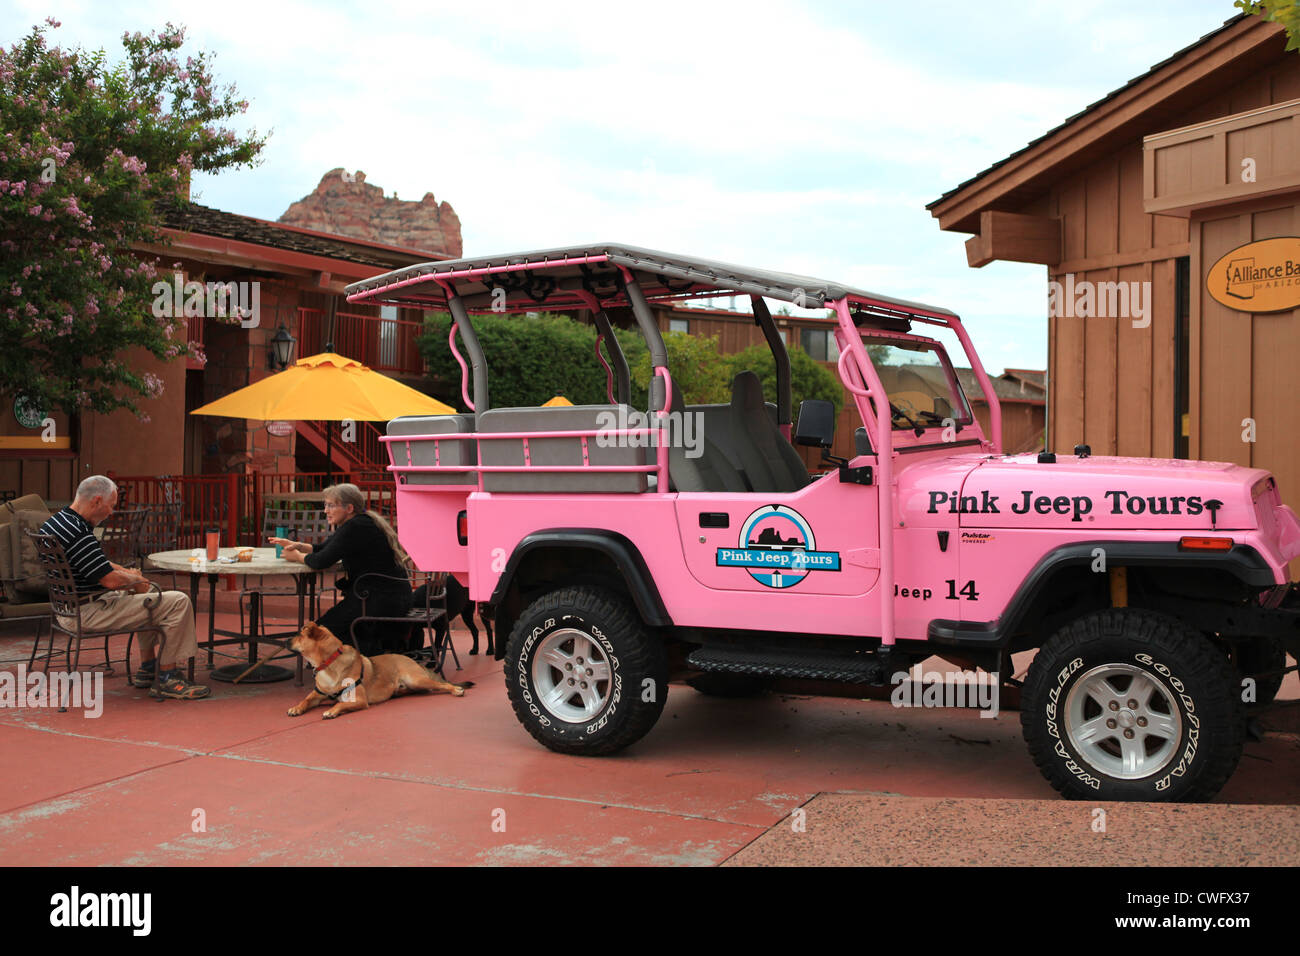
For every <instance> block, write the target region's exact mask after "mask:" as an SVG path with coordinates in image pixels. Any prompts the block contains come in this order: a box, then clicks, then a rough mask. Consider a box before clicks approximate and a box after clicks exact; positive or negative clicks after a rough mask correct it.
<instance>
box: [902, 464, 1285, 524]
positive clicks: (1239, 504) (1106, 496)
mask: <svg viewBox="0 0 1300 956" xmlns="http://www.w3.org/2000/svg"><path fill="white" fill-rule="evenodd" d="M968 461H969V459H968ZM952 462H953V459H949V463H952ZM940 475H942V470H940V474H937V475H935V476H934V477H936V478H938V477H940ZM943 477H946V478H948V479H951V478H952V477H953V476H952V474H951V472H949V473H948V474H946V475H943ZM955 488H956V485H955V484H953V482H952V481H951V480H948V482H947V484H946V485H945V486H943V487H939V486H938V485H937V484H936V485H934V487H932V488H927V489H926V491H927V494H926V497H925V502H924V504H925V510H926V512H927V513H928V514H931V515H935V514H939V513H944V512H947V513H950V514H951V513H955V515H956V517H957V518H958V522H959V525H960V526H961V527H971V528H1070V529H1074V530H1077V529H1079V528H1089V529H1101V528H1106V529H1131V530H1138V529H1145V530H1165V529H1168V530H1177V531H1183V532H1195V531H1199V532H1214V531H1230V530H1249V529H1254V528H1258V527H1259V526H1260V522H1261V516H1260V514H1259V513H1258V512H1257V507H1256V500H1255V499H1256V498H1259V499H1260V501H1259V507H1260V508H1266V509H1268V510H1271V509H1272V507H1274V505H1275V502H1274V501H1273V498H1274V497H1276V492H1275V491H1274V490H1273V488H1272V480H1271V478H1270V477H1269V473H1268V472H1266V471H1264V470H1262V469H1259V468H1243V467H1241V466H1240V465H1232V464H1228V463H1226V462H1207V461H1181V460H1166V459H1150V458H1114V457H1101V456H1099V457H1089V458H1077V457H1075V456H1074V455H1058V456H1057V460H1056V462H1055V463H1050V464H1049V463H1045V462H1044V463H1040V462H1039V461H1038V457H1037V456H1036V455H1008V456H1003V457H1001V458H986V459H982V460H979V461H978V462H977V463H976V464H975V467H973V468H971V469H970V471H969V472H968V473H967V475H966V478H965V481H963V482H962V483H961V491H960V495H959V498H958V500H957V501H956V502H955V503H954V501H953V498H952V492H953V491H954V489H955ZM1270 496H1271V497H1270ZM932 508H933V509H934V510H931V509H932Z"/></svg>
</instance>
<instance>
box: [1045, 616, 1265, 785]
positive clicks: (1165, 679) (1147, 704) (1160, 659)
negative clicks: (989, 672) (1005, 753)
mask: <svg viewBox="0 0 1300 956" xmlns="http://www.w3.org/2000/svg"><path fill="white" fill-rule="evenodd" d="M1236 690H1237V687H1236V680H1235V677H1234V675H1233V671H1232V667H1231V664H1230V662H1229V661H1228V659H1227V657H1226V656H1225V655H1224V654H1222V653H1221V652H1219V650H1218V649H1217V648H1215V646H1214V645H1213V644H1211V643H1210V641H1209V640H1208V639H1207V638H1206V637H1205V636H1204V635H1202V634H1200V633H1199V632H1197V631H1194V630H1192V629H1191V628H1189V627H1187V626H1186V625H1185V624H1183V623H1182V622H1181V621H1178V620H1177V619H1175V618H1172V617H1167V616H1165V615H1162V614H1156V613H1153V612H1150V611H1143V610H1137V609H1132V608H1125V609H1114V610H1107V611H1099V612H1097V613H1094V614H1089V615H1087V616H1085V617H1081V618H1079V619H1078V620H1076V621H1074V622H1073V623H1071V624H1068V625H1067V626H1065V627H1063V628H1062V629H1061V630H1060V631H1058V632H1057V633H1056V634H1055V635H1053V636H1052V637H1051V638H1050V639H1049V640H1048V641H1047V643H1045V644H1044V645H1043V646H1042V648H1040V649H1039V651H1038V653H1037V655H1035V657H1034V660H1033V662H1032V663H1031V664H1030V667H1029V674H1028V675H1027V677H1026V679H1025V685H1024V693H1023V696H1022V701H1021V712H1020V722H1021V725H1022V727H1023V729H1024V735H1025V742H1026V743H1027V744H1028V745H1029V753H1030V755H1031V756H1032V757H1033V759H1034V763H1035V764H1037V765H1038V769H1039V770H1041V771H1042V773H1043V776H1045V777H1046V778H1047V780H1048V782H1049V783H1051V784H1052V786H1053V787H1055V788H1056V789H1057V790H1058V791H1060V792H1061V793H1062V794H1063V795H1064V796H1066V797H1069V798H1071V799H1086V800H1153V801H1177V800H1209V799H1210V798H1211V797H1213V796H1214V795H1215V794H1216V793H1218V792H1219V790H1220V788H1222V787H1223V785H1224V783H1226V782H1227V780H1228V777H1230V776H1231V775H1232V772H1233V770H1234V769H1236V766H1237V761H1238V760H1240V759H1241V748H1242V743H1243V738H1244V729H1245V722H1244V720H1243V718H1242V712H1241V710H1240V707H1239V701H1238V697H1237V693H1236Z"/></svg>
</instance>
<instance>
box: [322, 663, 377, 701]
mask: <svg viewBox="0 0 1300 956" xmlns="http://www.w3.org/2000/svg"><path fill="white" fill-rule="evenodd" d="M338 656H339V652H338V651H335V652H334V657H338ZM334 657H331V658H330V661H332V660H334ZM325 663H326V664H328V663H329V661H326V662H325ZM360 664H361V670H360V672H359V673H358V674H357V676H356V677H354V678H353V679H352V683H351V684H343V685H342V686H341V687H339V689H338V690H336V691H335V692H334V693H332V694H327V693H325V692H324V691H323V690H321V689H320V688H319V687H317V686H316V681H315V680H313V681H312V682H311V686H312V689H313V690H315V691H316V693H318V694H320V695H321V696H322V697H324V698H326V699H327V700H338V699H339V698H340V697H342V696H343V695H344V694H346V693H347V692H348V690H350V689H352V688H356V687H360V686H361V682H362V681H364V680H365V679H366V659H365V658H364V657H363V658H361V661H360ZM323 667H324V665H321V667H320V668H317V672H319V671H320V670H321V669H323ZM344 680H347V678H344Z"/></svg>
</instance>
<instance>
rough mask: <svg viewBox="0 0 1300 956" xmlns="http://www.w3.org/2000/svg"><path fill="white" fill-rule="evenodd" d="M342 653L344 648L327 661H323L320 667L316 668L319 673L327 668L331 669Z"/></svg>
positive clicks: (326, 659)
mask: <svg viewBox="0 0 1300 956" xmlns="http://www.w3.org/2000/svg"><path fill="white" fill-rule="evenodd" d="M342 653H343V648H342V647H340V648H339V649H338V650H337V651H335V652H334V653H333V654H331V655H330V656H329V657H327V658H325V660H323V661H322V662H321V665H320V667H318V668H316V669H317V670H318V671H323V670H324V669H325V668H327V667H329V666H330V665H331V664H333V663H334V662H335V661H336V660H337V659H338V656H339V655H340V654H342Z"/></svg>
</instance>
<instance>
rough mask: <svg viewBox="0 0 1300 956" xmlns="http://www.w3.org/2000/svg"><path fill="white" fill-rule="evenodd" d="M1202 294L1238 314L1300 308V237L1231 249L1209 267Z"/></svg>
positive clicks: (1289, 237) (1262, 240) (1266, 240)
mask: <svg viewBox="0 0 1300 956" xmlns="http://www.w3.org/2000/svg"><path fill="white" fill-rule="evenodd" d="M1205 291H1206V292H1208V293H1210V297H1211V298H1212V299H1214V301H1215V302H1218V303H1220V304H1222V305H1226V306H1227V307H1228V308H1230V309H1236V310H1237V311H1238V312H1284V311H1287V310H1289V309H1296V308H1300V236H1284V237H1282V238H1280V239H1261V240H1260V241H1259V242H1250V243H1247V244H1246V245H1244V246H1239V247H1237V248H1236V249H1233V250H1232V251H1231V252H1229V253H1228V254H1227V255H1225V256H1223V257H1222V258H1220V259H1219V261H1218V262H1216V263H1215V264H1214V265H1212V266H1210V271H1209V272H1208V273H1207V274H1206V276H1205Z"/></svg>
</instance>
